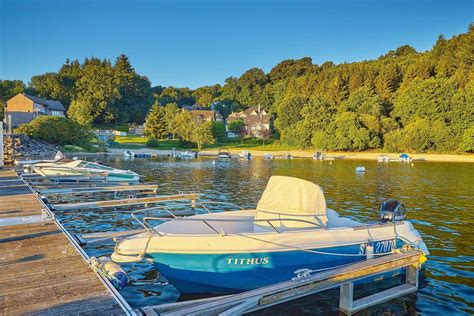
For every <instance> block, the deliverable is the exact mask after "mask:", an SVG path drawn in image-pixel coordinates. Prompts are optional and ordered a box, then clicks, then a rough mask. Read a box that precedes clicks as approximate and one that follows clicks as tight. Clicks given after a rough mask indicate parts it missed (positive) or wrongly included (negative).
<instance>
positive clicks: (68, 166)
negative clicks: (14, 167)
mask: <svg viewBox="0 0 474 316" xmlns="http://www.w3.org/2000/svg"><path fill="white" fill-rule="evenodd" d="M33 170H34V172H36V173H38V174H40V175H42V176H45V177H54V176H97V177H99V176H103V177H105V178H106V181H107V182H137V181H139V180H140V176H139V175H138V174H137V173H135V172H133V171H130V170H121V169H115V168H112V167H107V166H103V165H101V164H98V163H95V162H89V161H84V160H69V159H61V160H59V161H56V162H51V163H37V164H35V165H34V168H33Z"/></svg>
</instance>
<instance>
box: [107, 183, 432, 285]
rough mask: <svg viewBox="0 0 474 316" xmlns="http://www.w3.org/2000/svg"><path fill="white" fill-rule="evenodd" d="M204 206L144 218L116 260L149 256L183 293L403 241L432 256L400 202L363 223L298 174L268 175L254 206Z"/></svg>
mask: <svg viewBox="0 0 474 316" xmlns="http://www.w3.org/2000/svg"><path fill="white" fill-rule="evenodd" d="M206 210H207V209H206ZM207 211H208V213H204V214H198V215H193V216H190V217H181V218H180V217H178V218H173V219H171V220H170V219H169V218H164V217H148V216H147V217H144V218H143V219H142V220H141V221H140V223H141V225H142V226H143V227H145V228H146V229H147V232H145V233H141V234H137V235H134V236H131V237H127V238H125V239H122V240H120V241H118V242H117V243H116V246H115V249H114V253H113V254H112V257H111V258H112V260H114V261H115V262H118V263H121V262H136V261H140V260H143V259H146V260H148V261H152V262H153V263H154V264H155V266H156V268H157V269H158V271H159V272H160V273H162V274H163V275H164V276H165V277H166V278H168V280H169V281H171V283H172V284H173V285H174V286H175V287H176V288H177V289H178V290H179V291H180V292H181V293H235V292H240V291H245V290H251V289H255V288H259V287H262V286H266V285H270V284H274V283H277V282H281V281H285V280H289V279H291V278H292V277H294V273H295V271H297V270H300V269H310V270H314V271H316V270H325V269H332V268H336V267H341V266H343V265H346V264H350V263H354V262H358V261H362V260H365V259H367V258H370V257H371V256H381V255H386V254H390V253H392V250H394V249H395V248H400V247H402V246H403V245H410V246H411V247H415V248H419V249H421V250H422V251H423V252H424V253H425V254H428V249H427V248H426V245H425V243H424V242H423V240H422V239H421V236H420V234H419V233H418V231H417V230H416V229H415V228H414V227H413V225H412V224H411V223H410V222H409V221H407V220H406V218H405V212H406V210H405V207H404V206H403V204H401V203H399V202H398V201H394V200H392V201H388V202H386V203H383V204H382V206H381V210H380V222H378V223H375V224H366V223H362V222H358V221H355V220H352V219H349V218H343V217H340V216H339V215H338V213H337V212H336V211H333V210H330V209H328V208H327V207H326V200H325V197H324V194H323V191H322V189H321V188H320V187H319V186H317V185H316V184H314V183H311V182H309V181H305V180H301V179H297V178H291V177H283V176H273V177H271V178H270V180H269V182H268V184H267V187H266V188H265V191H264V192H263V194H262V197H261V199H260V201H259V202H258V204H257V207H256V208H255V209H241V210H237V211H227V212H211V211H209V210H207ZM135 218H136V217H135ZM157 222H158V223H159V224H158V225H157V224H156V223H157Z"/></svg>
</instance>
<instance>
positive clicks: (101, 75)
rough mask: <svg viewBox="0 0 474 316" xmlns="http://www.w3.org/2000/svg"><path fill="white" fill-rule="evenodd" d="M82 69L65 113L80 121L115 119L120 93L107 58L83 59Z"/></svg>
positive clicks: (104, 121) (108, 120)
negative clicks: (74, 95) (75, 89)
mask: <svg viewBox="0 0 474 316" xmlns="http://www.w3.org/2000/svg"><path fill="white" fill-rule="evenodd" d="M82 73H83V74H82V77H81V78H80V79H79V80H78V82H77V89H78V95H77V97H76V98H75V99H74V100H73V101H72V103H71V106H70V108H69V110H68V116H69V117H70V118H71V119H73V120H75V121H76V122H78V123H79V124H82V125H88V124H93V123H96V124H100V123H113V122H115V121H116V120H117V118H118V115H119V114H118V109H117V107H115V102H116V101H117V100H118V99H119V98H120V97H121V95H120V91H119V86H118V85H117V81H116V78H115V76H114V69H113V68H112V65H111V64H110V62H109V61H107V60H104V61H101V60H99V59H96V58H92V59H90V60H88V59H86V61H85V62H84V65H83V70H82Z"/></svg>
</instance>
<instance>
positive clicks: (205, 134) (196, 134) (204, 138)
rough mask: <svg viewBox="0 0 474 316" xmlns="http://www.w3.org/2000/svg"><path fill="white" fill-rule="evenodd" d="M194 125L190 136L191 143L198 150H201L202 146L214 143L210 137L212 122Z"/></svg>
mask: <svg viewBox="0 0 474 316" xmlns="http://www.w3.org/2000/svg"><path fill="white" fill-rule="evenodd" d="M196 125H197V126H196V128H195V129H194V130H193V133H192V134H191V141H192V142H193V143H195V144H196V145H197V147H198V150H201V149H202V148H203V146H204V145H207V144H213V143H214V142H215V139H214V137H213V136H212V122H202V123H196Z"/></svg>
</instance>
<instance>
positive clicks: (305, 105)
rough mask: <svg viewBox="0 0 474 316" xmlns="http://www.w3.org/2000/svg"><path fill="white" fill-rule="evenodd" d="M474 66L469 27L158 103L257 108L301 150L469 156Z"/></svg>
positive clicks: (181, 93)
mask: <svg viewBox="0 0 474 316" xmlns="http://www.w3.org/2000/svg"><path fill="white" fill-rule="evenodd" d="M473 62H474V26H472V25H471V26H470V27H469V29H468V31H467V32H466V33H465V34H461V35H459V36H455V37H453V38H451V39H449V40H447V39H445V38H444V37H443V36H440V37H439V38H438V40H437V41H436V43H435V45H434V46H433V48H432V49H431V50H429V51H427V52H423V53H419V52H417V51H416V50H415V49H414V48H413V47H410V46H408V45H405V46H401V47H399V48H397V49H396V50H393V51H389V52H388V53H387V54H385V55H383V56H381V57H380V58H378V59H377V60H371V61H362V62H354V63H344V64H339V65H335V64H333V63H332V62H325V63H323V64H322V65H316V64H313V63H312V60H311V58H309V57H305V58H302V59H299V60H285V61H283V62H281V63H279V64H278V65H276V66H275V67H273V69H271V71H270V72H269V73H267V74H266V73H265V72H264V71H263V70H261V69H258V68H252V69H249V70H248V71H246V72H245V73H244V74H242V76H240V77H239V78H235V77H230V78H228V79H226V81H225V84H224V85H223V86H222V87H219V86H218V85H216V86H206V87H202V88H198V89H196V90H194V91H191V90H189V89H187V88H174V87H168V88H166V89H162V90H160V91H158V93H157V94H156V97H157V99H158V100H159V101H160V102H161V103H162V104H164V105H166V104H167V103H169V102H174V103H176V104H178V105H182V104H192V103H194V102H197V103H199V104H201V105H210V104H211V103H213V104H214V105H215V106H216V108H217V109H219V110H220V111H221V113H223V114H224V117H225V116H227V115H228V114H229V113H230V112H231V111H234V110H239V109H245V108H247V107H249V106H252V105H257V104H260V105H261V106H263V107H265V108H266V109H267V110H268V111H270V113H272V115H273V118H274V132H275V134H276V135H277V137H279V138H280V140H281V141H282V142H283V143H286V144H289V145H293V146H297V147H300V148H308V147H314V148H319V149H326V150H368V149H381V148H384V149H386V150H389V151H429V150H434V151H441V152H443V151H474V134H473V131H474V80H473V79H474V70H473Z"/></svg>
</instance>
